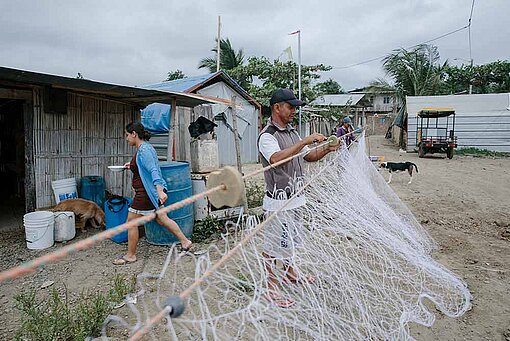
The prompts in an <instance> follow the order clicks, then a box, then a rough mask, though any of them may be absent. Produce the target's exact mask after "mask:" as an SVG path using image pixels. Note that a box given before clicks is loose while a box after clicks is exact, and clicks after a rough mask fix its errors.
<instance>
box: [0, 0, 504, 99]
mask: <svg viewBox="0 0 510 341" xmlns="http://www.w3.org/2000/svg"><path fill="white" fill-rule="evenodd" d="M471 2H472V0H429V1H424V0H400V1H397V0H349V1H346V0H327V1H316V2H312V1H270V0H258V1H248V0H244V1H242V0H231V1H221V0H216V1H215V0H204V1H192V0H188V1H185V0H181V1H171V0H167V1H154V0H153V1H143V0H137V1H134V0H133V1H132V0H115V1H112V0H100V1H88V0H86V1H84V0H80V1H77V0H58V1H57V0H38V1H14V0H0V27H1V29H0V66H6V67H12V68H19V69H25V70H31V71H37V72H43V73H52V74H58V75H62V76H69V77H75V76H76V75H77V73H78V72H80V73H81V74H82V75H83V76H84V77H85V78H88V79H93V80H98V81H104V82H110V83H117V84H125V85H138V86H141V85H144V84H151V83H156V82H159V81H161V80H163V79H164V78H165V77H166V74H167V72H168V71H170V70H175V69H180V70H182V71H183V72H184V73H185V74H186V75H189V76H193V75H200V74H204V73H207V71H206V70H205V69H201V70H199V69H197V65H198V62H199V60H200V59H201V58H203V57H206V56H212V52H211V51H210V50H211V48H212V47H213V45H214V38H215V36H216V32H217V18H218V15H221V21H222V37H228V38H230V40H231V42H232V44H233V46H234V47H235V48H236V49H238V48H243V49H244V53H245V55H246V56H266V57H268V58H269V59H271V60H272V59H276V58H278V56H280V55H281V53H282V51H283V50H284V49H285V48H287V47H288V46H292V50H293V54H294V57H295V58H297V36H289V35H288V33H290V32H292V31H295V30H297V29H300V30H301V32H302V35H301V46H302V63H303V64H316V63H324V64H326V65H331V66H333V67H336V68H335V69H333V70H332V71H329V72H326V73H323V74H322V78H323V79H324V80H326V79H328V78H333V79H334V80H336V81H337V82H338V83H340V85H341V86H342V87H343V88H344V89H347V90H350V89H353V88H356V87H361V86H364V85H367V84H368V83H369V82H370V81H371V80H373V79H375V78H377V77H381V76H384V74H383V73H382V70H381V62H380V61H375V62H371V63H367V64H363V65H359V66H355V67H350V68H341V67H344V66H348V65H352V64H356V63H359V62H362V61H365V60H368V59H372V58H376V57H379V56H384V55H386V54H388V53H389V52H391V51H392V50H394V49H396V48H400V47H409V46H412V45H415V44H418V43H421V42H424V41H427V40H430V39H433V38H435V37H438V36H440V35H443V34H445V33H447V32H450V31H453V30H455V29H458V28H461V27H462V26H464V25H467V23H468V18H469V13H470V9H471ZM509 13H510V0H477V1H476V2H475V6H474V12H473V18H472V26H471V39H472V57H473V60H474V63H475V64H483V63H487V62H491V61H494V60H497V59H509V58H510V25H509ZM434 44H436V45H437V46H438V48H439V52H440V54H441V57H442V59H443V60H444V59H449V60H450V62H451V63H453V64H461V63H462V60H454V59H455V58H460V59H464V60H468V59H469V44H468V30H467V29H465V30H462V31H460V32H457V33H455V34H452V35H450V36H448V37H445V38H442V39H440V40H437V41H435V42H434ZM281 58H282V59H285V58H286V57H285V56H282V57H281Z"/></svg>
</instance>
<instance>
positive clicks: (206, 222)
mask: <svg viewBox="0 0 510 341" xmlns="http://www.w3.org/2000/svg"><path fill="white" fill-rule="evenodd" d="M221 228H222V225H221V222H220V221H219V220H218V218H216V217H213V216H207V217H205V218H204V219H202V220H199V221H197V222H196V223H195V225H193V236H192V241H193V242H194V243H202V242H206V241H208V240H210V239H212V238H218V236H219V234H220V233H221Z"/></svg>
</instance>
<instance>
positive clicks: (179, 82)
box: [144, 72, 218, 92]
mask: <svg viewBox="0 0 510 341" xmlns="http://www.w3.org/2000/svg"><path fill="white" fill-rule="evenodd" d="M217 74H218V73H217V72H215V73H209V74H207V75H202V76H195V77H188V78H182V79H175V80H173V81H165V82H161V83H156V84H151V85H145V86H144V88H145V89H154V90H166V91H180V92H188V91H190V90H191V89H193V88H195V87H196V86H197V85H199V84H202V83H204V82H205V81H207V80H209V79H211V78H213V77H214V76H216V75H217Z"/></svg>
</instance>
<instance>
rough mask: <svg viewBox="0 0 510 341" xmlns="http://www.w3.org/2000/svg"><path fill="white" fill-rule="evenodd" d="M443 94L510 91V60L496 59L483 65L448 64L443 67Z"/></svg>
mask: <svg viewBox="0 0 510 341" xmlns="http://www.w3.org/2000/svg"><path fill="white" fill-rule="evenodd" d="M442 78H443V84H442V87H441V93H442V94H455V93H460V92H466V93H467V92H468V91H469V86H470V85H471V86H472V92H473V93H474V94H487V93H501V92H510V61H508V60H505V61H500V60H498V61H495V62H492V63H487V64H483V65H474V66H471V65H465V64H464V65H461V66H451V65H446V67H445V68H444V69H443V74H442Z"/></svg>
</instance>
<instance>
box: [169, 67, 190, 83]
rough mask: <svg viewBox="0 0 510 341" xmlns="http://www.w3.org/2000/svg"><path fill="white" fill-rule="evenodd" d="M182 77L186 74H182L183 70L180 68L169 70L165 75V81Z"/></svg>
mask: <svg viewBox="0 0 510 341" xmlns="http://www.w3.org/2000/svg"><path fill="white" fill-rule="evenodd" d="M182 78H186V75H185V74H184V72H182V71H181V70H179V69H177V70H175V71H170V72H169V73H168V76H167V77H166V79H165V80H166V81H173V80H176V79H182Z"/></svg>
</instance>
